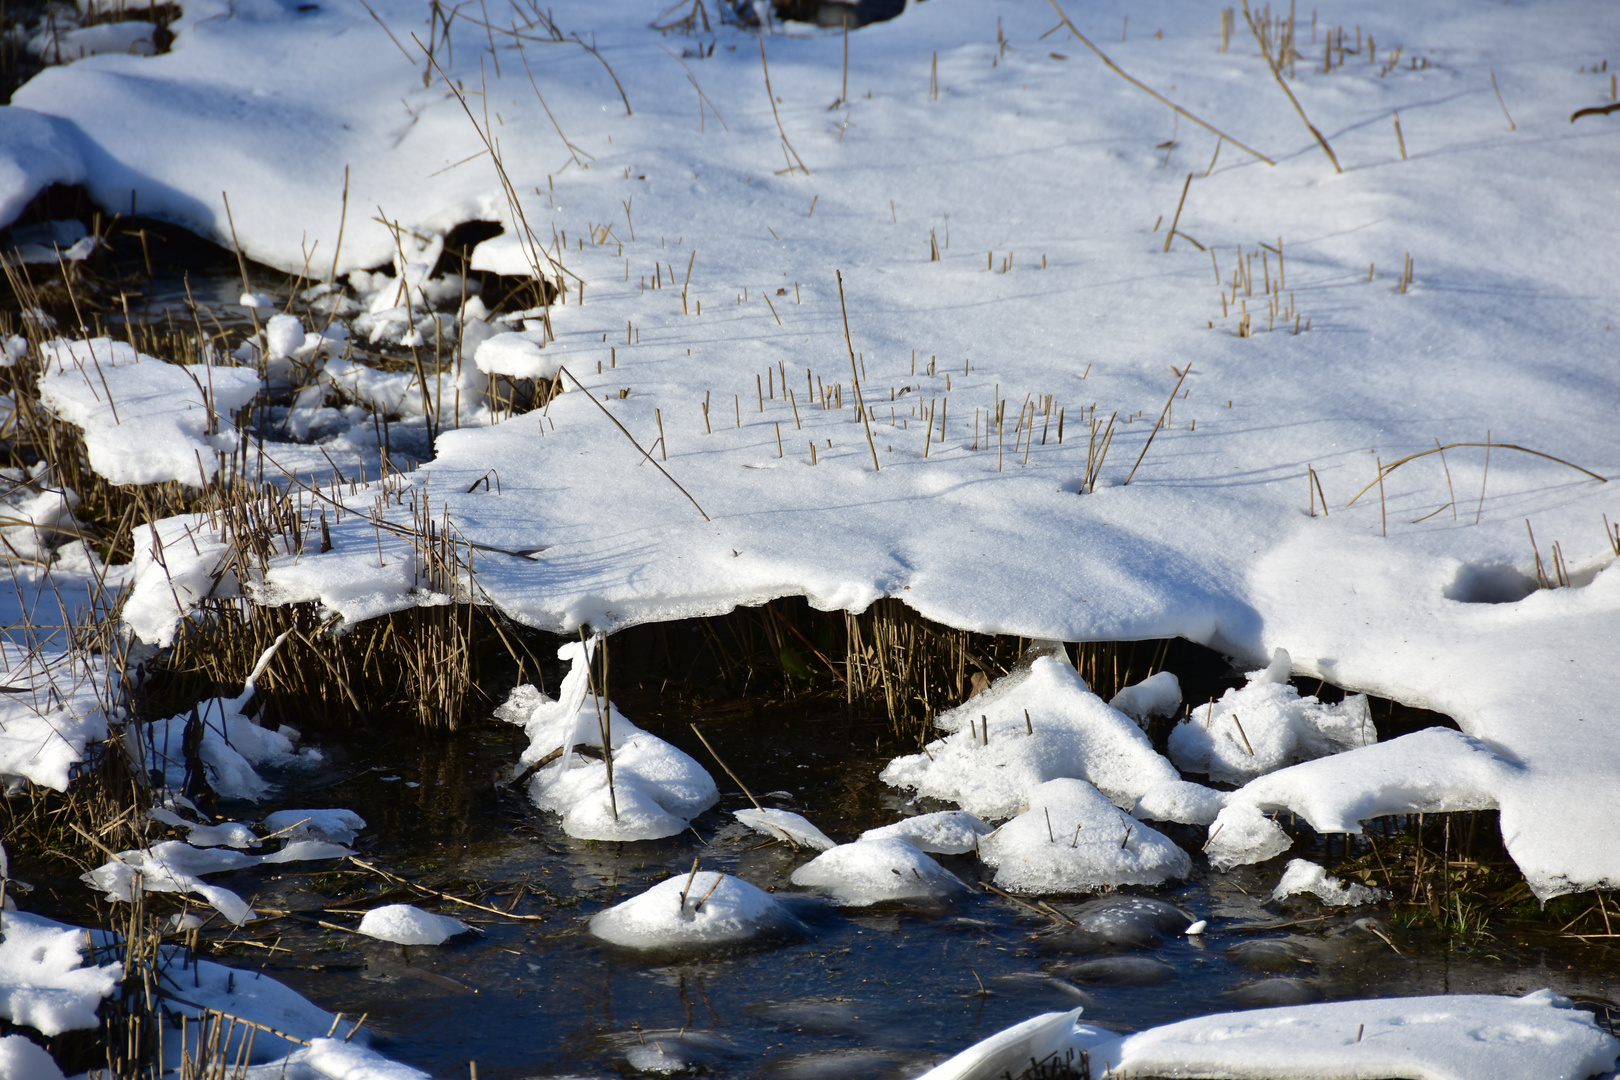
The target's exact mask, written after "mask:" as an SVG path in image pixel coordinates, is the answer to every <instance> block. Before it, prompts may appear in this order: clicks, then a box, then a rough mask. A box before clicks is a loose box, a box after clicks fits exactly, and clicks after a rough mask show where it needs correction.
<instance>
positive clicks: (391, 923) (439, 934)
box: [360, 904, 472, 945]
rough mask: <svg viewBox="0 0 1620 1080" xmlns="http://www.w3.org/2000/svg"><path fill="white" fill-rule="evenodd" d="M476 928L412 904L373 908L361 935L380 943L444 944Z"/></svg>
mask: <svg viewBox="0 0 1620 1080" xmlns="http://www.w3.org/2000/svg"><path fill="white" fill-rule="evenodd" d="M471 929H472V927H470V926H468V925H467V924H466V923H464V922H462V921H461V920H460V919H452V918H450V917H449V916H447V915H435V914H433V913H432V912H430V911H423V910H422V909H421V908H418V907H412V906H411V905H410V904H385V905H383V906H382V907H380V908H372V909H371V910H370V911H368V912H366V914H365V917H364V918H362V919H361V920H360V932H361V933H362V934H365V935H366V936H367V937H374V938H377V939H378V940H380V941H392V942H394V943H396V944H399V945H443V944H444V943H445V942H446V941H449V940H450V939H451V938H453V937H455V936H456V935H457V934H465V933H466V932H467V931H468V930H471Z"/></svg>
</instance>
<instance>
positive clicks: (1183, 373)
mask: <svg viewBox="0 0 1620 1080" xmlns="http://www.w3.org/2000/svg"><path fill="white" fill-rule="evenodd" d="M1170 370H1171V371H1175V370H1176V369H1175V368H1174V367H1172V368H1171V369H1170ZM1191 371H1192V365H1191V364H1188V365H1187V366H1186V367H1184V368H1182V369H1181V371H1180V372H1178V375H1179V376H1180V377H1179V378H1177V379H1176V385H1175V386H1173V387H1171V388H1170V396H1169V398H1167V399H1166V400H1165V403H1164V408H1163V409H1160V410H1159V419H1158V421H1157V422H1156V423H1155V424H1154V425H1153V430H1152V431H1151V432H1149V433H1148V437H1147V442H1145V443H1143V444H1142V452H1141V453H1140V454H1137V455H1136V465H1132V466H1131V471H1130V474H1129V475H1128V476H1126V477H1125V483H1124V484H1121V485H1120V486H1121V487H1125V486H1127V485H1129V484H1130V482H1131V477H1132V476H1135V475H1136V468H1137V465H1141V464H1142V459H1143V458H1145V457H1147V452H1148V447H1150V446H1152V445H1153V436H1155V435H1157V434H1158V433H1159V428H1161V427H1163V426H1164V418H1165V416H1166V415H1167V414H1168V413H1169V412H1170V406H1171V405H1172V404H1174V403H1175V400H1176V391H1177V390H1180V389H1181V384H1182V382H1183V381H1185V380H1186V378H1187V375H1188V373H1189V372H1191Z"/></svg>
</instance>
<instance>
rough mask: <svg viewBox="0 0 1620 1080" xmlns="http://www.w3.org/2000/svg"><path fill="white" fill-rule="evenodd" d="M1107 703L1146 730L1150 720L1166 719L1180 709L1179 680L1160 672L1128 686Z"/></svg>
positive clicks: (1169, 674)
mask: <svg viewBox="0 0 1620 1080" xmlns="http://www.w3.org/2000/svg"><path fill="white" fill-rule="evenodd" d="M1108 704H1109V705H1110V706H1111V707H1112V708H1115V709H1118V710H1119V711H1120V712H1122V713H1124V714H1125V715H1126V716H1128V717H1130V718H1131V719H1132V720H1135V721H1136V722H1137V724H1139V725H1140V726H1141V727H1142V728H1143V729H1144V730H1145V729H1146V728H1147V725H1148V721H1149V720H1153V719H1159V720H1168V719H1170V718H1171V717H1173V716H1175V715H1176V710H1177V709H1179V708H1181V682H1180V680H1178V679H1177V678H1176V677H1175V675H1173V674H1171V673H1170V672H1168V671H1161V672H1159V673H1158V674H1156V675H1149V676H1148V677H1147V678H1145V679H1143V680H1142V681H1141V682H1139V683H1136V684H1135V685H1133V686H1127V687H1126V688H1125V689H1123V690H1121V691H1120V692H1119V693H1117V694H1115V695H1114V696H1113V697H1112V698H1111V699H1110V700H1109V702H1108Z"/></svg>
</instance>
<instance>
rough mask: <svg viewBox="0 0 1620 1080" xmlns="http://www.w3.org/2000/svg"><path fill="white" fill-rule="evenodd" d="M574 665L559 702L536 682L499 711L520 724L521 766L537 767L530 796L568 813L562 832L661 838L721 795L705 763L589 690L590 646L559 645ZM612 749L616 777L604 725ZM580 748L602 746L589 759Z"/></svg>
mask: <svg viewBox="0 0 1620 1080" xmlns="http://www.w3.org/2000/svg"><path fill="white" fill-rule="evenodd" d="M557 656H558V658H559V659H562V660H568V661H571V662H572V664H573V666H572V668H571V669H570V670H569V672H568V675H567V676H566V677H565V678H564V679H563V683H562V687H561V689H560V690H559V691H558V695H559V696H558V698H557V699H556V700H555V701H554V700H552V699H551V698H549V697H547V696H546V695H544V694H542V693H541V692H540V691H538V690H536V689H535V688H534V687H532V686H528V685H524V686H519V687H518V688H517V689H515V690H513V691H512V693H511V695H510V696H509V697H508V698H507V700H506V702H505V704H504V705H502V706H501V708H500V709H498V710H497V711H496V714H495V715H496V716H497V717H499V718H500V719H502V720H506V721H508V722H510V723H514V724H518V725H521V726H522V727H523V729H524V731H525V732H526V733H527V734H528V736H529V748H528V749H527V750H525V751H524V752H523V755H522V757H521V758H520V759H519V762H518V767H519V769H520V770H522V769H527V768H531V767H532V768H534V769H535V772H534V776H533V778H532V779H530V781H529V798H530V799H531V800H532V801H533V802H534V804H535V805H536V806H538V807H540V809H542V810H549V811H551V812H552V813H555V814H559V815H561V817H562V826H563V831H564V832H566V833H568V835H570V836H577V837H580V838H581V839H585V840H656V839H659V838H661V837H665V836H674V835H675V834H676V833H678V832H680V831H681V830H683V829H685V828H686V826H687V824H688V823H689V822H690V821H691V820H692V819H693V818H694V817H696V816H697V815H699V814H701V813H702V812H703V811H705V810H707V809H708V808H709V807H711V806H713V805H714V804H715V802H716V801H718V799H719V798H720V793H719V791H718V790H716V788H715V786H714V780H713V778H712V777H710V776H709V774H708V773H707V772H706V771H705V770H704V768H703V766H701V765H699V764H698V763H697V762H696V761H693V760H692V758H691V757H689V756H688V755H687V754H685V753H683V752H682V751H681V750H678V749H676V748H675V747H674V746H671V745H670V744H669V743H667V742H665V741H664V740H663V739H660V738H658V737H657V736H655V735H651V734H648V733H647V732H645V731H642V730H641V729H640V728H638V727H636V726H635V725H634V724H632V723H631V722H630V721H629V720H627V719H625V717H624V715H623V714H622V713H620V712H619V710H618V709H616V708H615V707H614V706H613V704H612V703H611V702H605V701H603V700H602V699H601V698H600V697H597V696H596V695H595V694H592V693H591V692H590V662H591V660H590V658H591V649H590V648H588V647H587V645H586V644H585V643H581V642H569V643H568V644H566V645H564V646H562V647H561V648H560V649H558V650H557ZM603 725H606V726H607V727H608V730H609V745H611V746H612V748H613V782H612V787H611V790H610V788H609V784H608V772H607V763H606V762H605V761H603V760H601V759H600V758H601V749H602V726H603ZM580 748H584V749H589V750H595V751H596V756H595V757H586V756H585V755H584V754H582V753H580V752H579V750H580Z"/></svg>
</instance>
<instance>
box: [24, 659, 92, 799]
mask: <svg viewBox="0 0 1620 1080" xmlns="http://www.w3.org/2000/svg"><path fill="white" fill-rule="evenodd" d="M0 664H3V665H4V671H0V679H3V680H4V682H5V684H6V685H7V686H8V687H12V688H14V691H15V692H12V693H6V694H0V777H6V776H22V777H26V778H27V779H29V780H31V781H33V782H34V783H36V784H39V785H41V786H42V787H48V788H54V789H55V790H57V791H66V790H67V786H68V780H69V778H70V777H71V775H72V770H73V766H74V765H77V764H78V763H79V762H81V761H83V760H84V754H85V747H86V746H88V745H89V744H91V743H93V742H98V741H100V740H102V739H105V738H106V737H107V715H106V713H105V711H104V709H103V704H102V703H103V701H104V700H105V699H107V698H108V697H109V687H108V685H107V683H108V673H107V667H106V662H105V660H104V659H103V658H102V657H99V656H93V655H90V654H88V653H85V652H82V651H81V650H79V649H76V648H74V649H65V650H64V649H61V648H53V647H51V646H50V645H49V644H40V645H38V646H37V647H28V646H25V645H21V644H17V643H14V642H12V641H10V640H4V639H0Z"/></svg>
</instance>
